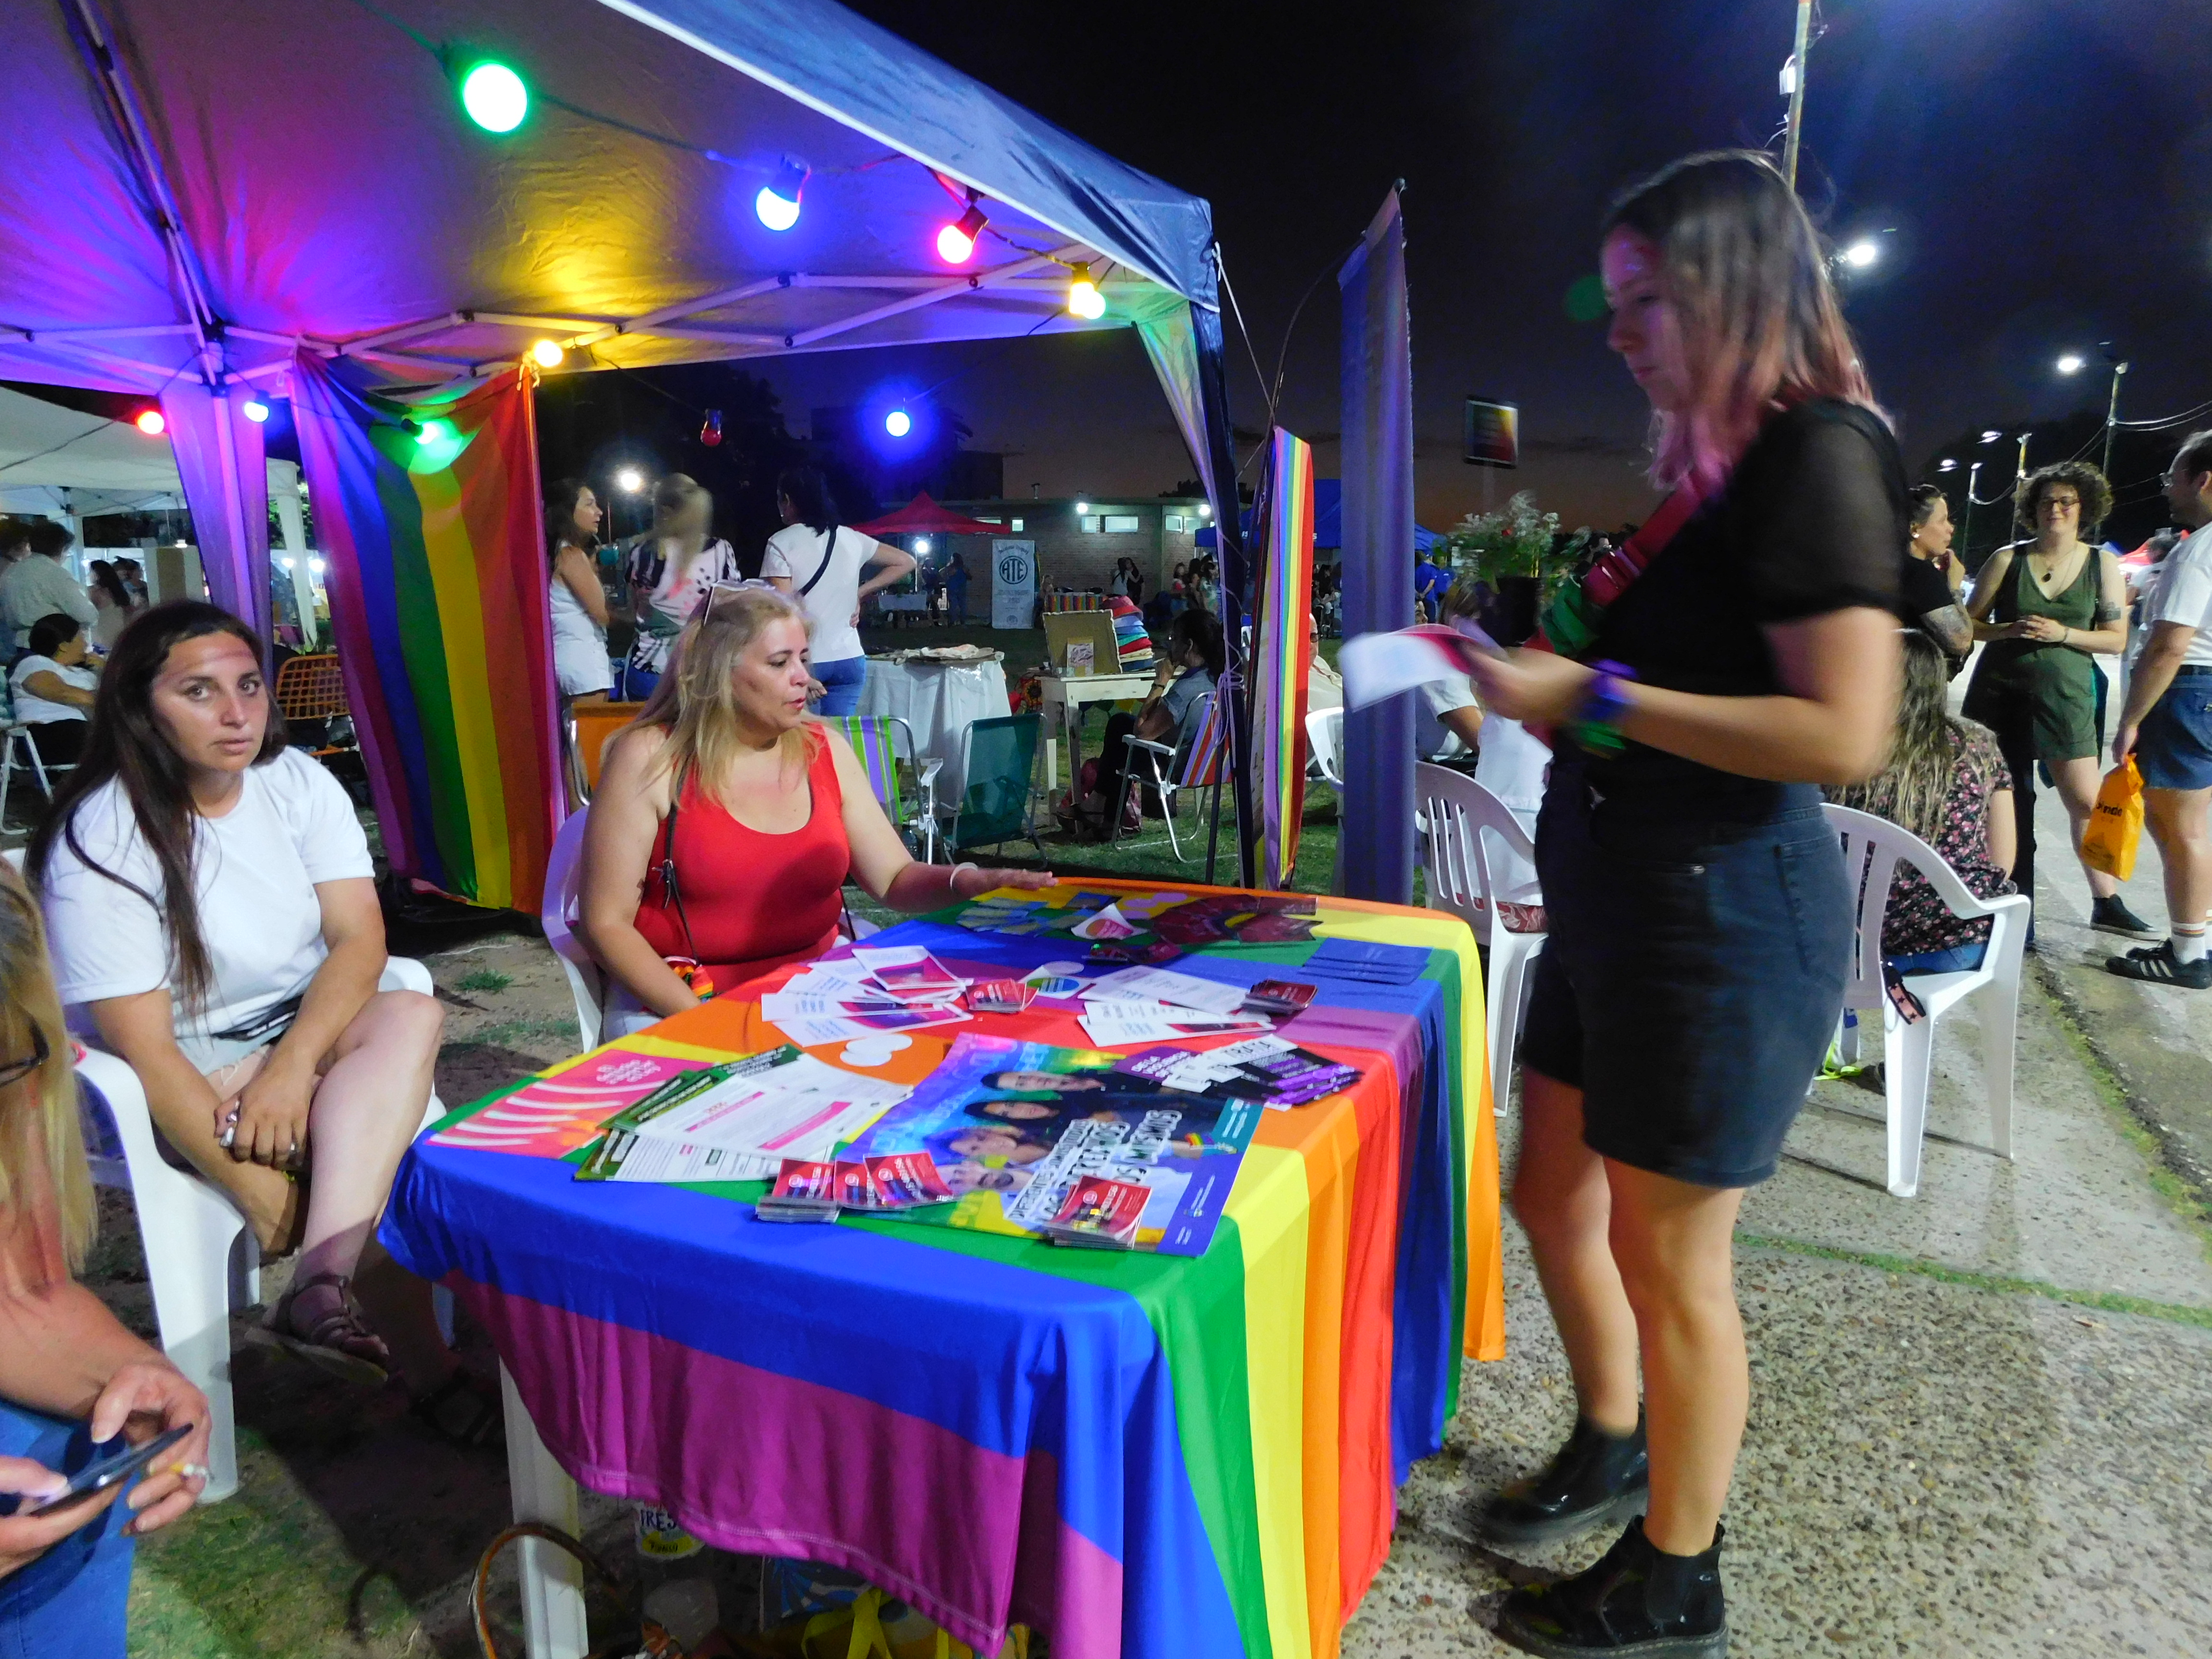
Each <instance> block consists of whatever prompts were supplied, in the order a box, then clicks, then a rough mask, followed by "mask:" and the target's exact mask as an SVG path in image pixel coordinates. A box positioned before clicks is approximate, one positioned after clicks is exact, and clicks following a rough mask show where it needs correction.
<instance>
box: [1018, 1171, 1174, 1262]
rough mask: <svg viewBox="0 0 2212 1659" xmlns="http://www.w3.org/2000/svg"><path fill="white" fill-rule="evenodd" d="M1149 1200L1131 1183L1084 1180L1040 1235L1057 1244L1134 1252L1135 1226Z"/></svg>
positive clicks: (1147, 1194) (1098, 1178)
mask: <svg viewBox="0 0 2212 1659" xmlns="http://www.w3.org/2000/svg"><path fill="white" fill-rule="evenodd" d="M1151 1197H1152V1189H1151V1188H1147V1187H1140V1186H1139V1185H1137V1184H1136V1183H1135V1182H1129V1181H1109V1180H1108V1179H1107V1178H1106V1177H1105V1176H1084V1177H1083V1178H1082V1179H1081V1180H1080V1181H1078V1182H1076V1183H1075V1185H1074V1186H1073V1188H1070V1189H1069V1192H1068V1194H1067V1197H1066V1200H1065V1201H1063V1202H1062V1203H1061V1205H1060V1210H1059V1212H1058V1213H1057V1214H1055V1215H1054V1217H1053V1218H1052V1219H1051V1220H1050V1221H1049V1222H1048V1223H1046V1224H1045V1225H1044V1227H1043V1228H1042V1231H1043V1232H1044V1233H1045V1235H1046V1237H1048V1238H1050V1239H1051V1240H1052V1241H1053V1242H1054V1243H1056V1244H1083V1245H1090V1246H1092V1247H1094V1248H1098V1249H1124V1250H1126V1249H1134V1248H1135V1247H1136V1243H1137V1224H1138V1222H1139V1220H1140V1219H1142V1218H1143V1216H1144V1213H1145V1205H1146V1201H1147V1200H1149V1199H1150V1198H1151Z"/></svg>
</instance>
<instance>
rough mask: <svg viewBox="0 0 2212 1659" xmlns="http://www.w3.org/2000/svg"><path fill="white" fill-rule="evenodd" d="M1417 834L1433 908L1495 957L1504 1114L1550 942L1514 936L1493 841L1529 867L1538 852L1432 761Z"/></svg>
mask: <svg viewBox="0 0 2212 1659" xmlns="http://www.w3.org/2000/svg"><path fill="white" fill-rule="evenodd" d="M1413 832H1414V834H1415V835H1416V836H1419V838H1420V849H1421V870H1422V874H1423V877H1424V883H1423V884H1424V886H1425V888H1426V895H1425V896H1426V901H1427V904H1428V908H1430V909H1431V910H1449V911H1450V912H1451V913H1452V914H1453V915H1455V916H1458V917H1460V918H1461V919H1462V920H1463V921H1466V923H1467V924H1468V926H1469V927H1472V928H1474V936H1475V938H1476V939H1477V940H1479V941H1480V943H1481V944H1482V945H1484V947H1485V948H1486V949H1487V950H1488V951H1489V952H1490V968H1489V972H1488V974H1487V975H1486V981H1487V982H1486V985H1485V986H1484V996H1485V1000H1486V1003H1487V1007H1486V1011H1485V1012H1486V1024H1487V1027H1488V1030H1489V1036H1490V1098H1491V1104H1492V1108H1493V1109H1495V1110H1497V1111H1498V1112H1499V1113H1500V1114H1503V1113H1504V1110H1505V1101H1506V1097H1507V1095H1508V1093H1509V1092H1510V1090H1511V1088H1512V1085H1513V1050H1514V1048H1515V1047H1516V1045H1517V1044H1518V1043H1519V1042H1520V1039H1521V1022H1522V1020H1523V1019H1525V1018H1528V998H1529V995H1530V994H1531V993H1532V992H1533V991H1534V989H1535V980H1534V976H1533V975H1530V973H1529V972H1528V965H1529V963H1532V962H1534V960H1535V958H1536V953H1537V952H1538V951H1541V950H1542V949H1543V948H1544V938H1545V936H1544V934H1542V933H1515V932H1514V931H1513V929H1512V928H1511V927H1509V926H1507V925H1506V919H1505V916H1504V912H1503V911H1501V910H1500V909H1499V908H1498V902H1499V899H1500V897H1501V895H1500V894H1499V893H1498V884H1497V883H1496V882H1495V881H1493V880H1492V878H1491V874H1490V860H1491V858H1492V850H1491V848H1490V846H1489V844H1488V843H1487V838H1488V837H1489V836H1497V837H1498V845H1499V847H1500V848H1502V850H1504V852H1507V853H1512V854H1518V855H1519V856H1520V857H1521V858H1522V859H1523V860H1527V861H1528V863H1530V864H1534V862H1535V858H1536V849H1535V847H1534V845H1533V844H1532V843H1531V842H1530V841H1529V839H1528V831H1527V830H1525V829H1522V827H1521V821H1520V820H1519V819H1518V818H1516V817H1514V816H1513V813H1512V810H1511V809H1510V807H1508V806H1507V805H1505V803H1504V801H1502V800H1500V799H1498V797H1497V796H1495V795H1493V794H1492V793H1490V791H1489V790H1487V789H1486V788H1484V787H1482V786H1481V785H1480V784H1479V783H1477V782H1476V781H1474V779H1473V778H1471V777H1468V775H1466V774H1465V773H1464V772H1455V771H1453V770H1451V769H1450V768H1449V767H1443V766H1431V765H1430V764H1429V763H1427V762H1426V761H1421V762H1418V763H1415V765H1414V767H1413ZM1514 902H1524V903H1527V904H1528V905H1530V906H1532V907H1533V906H1540V905H1541V904H1542V902H1543V900H1542V897H1541V895H1539V896H1531V897H1529V898H1528V899H1525V900H1516V901H1514Z"/></svg>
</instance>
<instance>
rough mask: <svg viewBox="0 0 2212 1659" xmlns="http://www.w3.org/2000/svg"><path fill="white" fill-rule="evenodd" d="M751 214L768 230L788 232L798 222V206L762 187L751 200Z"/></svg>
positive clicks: (790, 198)
mask: <svg viewBox="0 0 2212 1659" xmlns="http://www.w3.org/2000/svg"><path fill="white" fill-rule="evenodd" d="M753 214H754V216H755V217H757V218H758V219H759V221H760V222H762V223H763V224H764V225H766V226H767V227H768V228H769V229H770V230H789V229H790V228H792V227H793V225H795V224H797V223H798V222H799V204H798V202H797V201H796V200H794V199H793V197H788V196H779V195H777V194H776V193H775V191H774V190H772V189H770V188H769V186H768V185H762V186H761V192H760V194H759V195H757V196H756V197H753Z"/></svg>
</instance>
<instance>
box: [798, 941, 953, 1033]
mask: <svg viewBox="0 0 2212 1659" xmlns="http://www.w3.org/2000/svg"><path fill="white" fill-rule="evenodd" d="M967 987H968V981H966V980H964V979H963V978H961V977H960V976H959V975H957V974H955V973H953V972H952V971H951V969H947V968H946V967H945V965H944V964H943V963H940V962H939V961H938V960H937V958H936V957H933V956H931V955H930V954H929V952H928V951H927V950H925V949H923V948H922V947H921V945H900V946H887V947H885V948H884V949H882V950H870V949H868V948H867V947H866V946H865V945H861V946H855V947H854V951H853V954H852V957H850V959H848V960H840V961H836V962H817V963H814V964H813V965H812V966H811V967H810V968H808V969H806V970H805V972H803V973H799V974H794V975H793V976H792V977H791V979H790V980H789V981H787V983H786V984H785V985H784V987H783V988H782V989H781V990H777V991H770V992H769V994H767V995H766V996H764V997H763V998H762V999H761V1017H762V1018H763V1019H765V1020H767V1021H768V1022H769V1024H772V1025H774V1026H775V1028H776V1029H777V1030H780V1031H781V1032H782V1033H783V1034H784V1036H787V1037H789V1038H790V1039H791V1040H792V1041H793V1042H795V1043H797V1044H799V1047H801V1048H817V1047H819V1046H820V1045H821V1044H823V1043H825V1042H851V1041H852V1040H853V1039H854V1038H855V1037H867V1036H878V1035H880V1034H882V1033H885V1032H894V1031H915V1030H923V1029H925V1028H927V1027H928V1026H932V1025H951V1024H958V1023H959V1022H961V1021H963V1020H965V1019H966V1018H968V1015H967V1014H966V1013H965V1012H963V1010H962V1009H961V1007H960V1006H959V1004H960V1000H961V994H962V993H963V991H965V990H966V989H967Z"/></svg>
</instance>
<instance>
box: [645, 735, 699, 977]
mask: <svg viewBox="0 0 2212 1659" xmlns="http://www.w3.org/2000/svg"><path fill="white" fill-rule="evenodd" d="M683 801H684V768H683V767H680V766H679V767H678V768H677V769H676V784H675V788H674V790H673V791H672V792H671V793H670V795H669V797H668V816H667V817H666V818H665V819H664V820H662V829H661V842H660V860H659V864H658V865H656V866H654V868H655V872H656V873H657V874H658V875H659V877H660V890H661V892H662V893H663V894H664V895H665V896H666V898H667V900H668V902H669V903H670V904H671V906H672V907H674V908H675V911H676V921H677V924H678V926H679V927H682V928H683V929H684V949H685V950H686V951H689V952H690V957H691V960H692V961H694V962H696V961H698V960H699V946H698V945H697V944H696V942H695V941H694V940H693V939H692V937H691V918H690V917H689V916H687V915H684V890H683V889H682V888H681V887H679V886H678V885H677V882H676V810H677V808H678V806H680V805H682V804H683Z"/></svg>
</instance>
